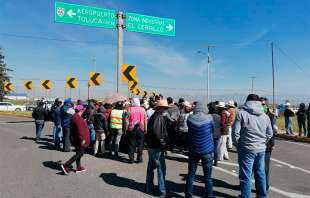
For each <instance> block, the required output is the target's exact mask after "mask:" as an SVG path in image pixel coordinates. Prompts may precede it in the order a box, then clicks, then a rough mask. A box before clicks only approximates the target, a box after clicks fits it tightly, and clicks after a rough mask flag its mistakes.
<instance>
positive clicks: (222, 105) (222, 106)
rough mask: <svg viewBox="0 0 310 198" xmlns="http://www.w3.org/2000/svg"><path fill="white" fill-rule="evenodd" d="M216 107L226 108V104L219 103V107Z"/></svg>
mask: <svg viewBox="0 0 310 198" xmlns="http://www.w3.org/2000/svg"><path fill="white" fill-rule="evenodd" d="M216 107H221V108H225V102H219V103H218V105H216Z"/></svg>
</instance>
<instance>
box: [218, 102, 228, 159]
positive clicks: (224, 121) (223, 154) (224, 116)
mask: <svg viewBox="0 0 310 198" xmlns="http://www.w3.org/2000/svg"><path fill="white" fill-rule="evenodd" d="M216 107H217V111H218V113H219V115H220V117H221V119H220V121H221V138H220V141H219V145H218V147H219V152H218V159H217V160H218V161H223V160H229V155H228V151H227V138H228V134H229V128H228V118H229V116H230V113H229V112H228V111H227V110H226V106H225V103H224V102H219V103H218V104H217V105H216Z"/></svg>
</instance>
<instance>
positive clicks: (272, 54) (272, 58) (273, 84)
mask: <svg viewBox="0 0 310 198" xmlns="http://www.w3.org/2000/svg"><path fill="white" fill-rule="evenodd" d="M271 64H272V107H273V112H274V113H275V109H276V107H275V98H274V95H275V94H274V92H275V91H274V89H275V80H274V44H273V42H272V43H271Z"/></svg>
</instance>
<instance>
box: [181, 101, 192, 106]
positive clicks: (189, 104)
mask: <svg viewBox="0 0 310 198" xmlns="http://www.w3.org/2000/svg"><path fill="white" fill-rule="evenodd" d="M183 105H184V106H185V107H192V104H191V103H190V102H188V101H184V102H183Z"/></svg>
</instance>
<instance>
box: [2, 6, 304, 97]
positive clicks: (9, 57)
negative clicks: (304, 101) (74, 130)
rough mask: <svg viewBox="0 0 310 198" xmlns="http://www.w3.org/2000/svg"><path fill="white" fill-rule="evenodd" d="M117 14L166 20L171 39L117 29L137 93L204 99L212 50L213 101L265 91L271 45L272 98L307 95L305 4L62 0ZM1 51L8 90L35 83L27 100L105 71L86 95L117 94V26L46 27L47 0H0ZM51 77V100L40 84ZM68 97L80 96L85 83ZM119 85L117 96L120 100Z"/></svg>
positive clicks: (50, 16)
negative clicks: (134, 68)
mask: <svg viewBox="0 0 310 198" xmlns="http://www.w3.org/2000/svg"><path fill="white" fill-rule="evenodd" d="M62 2H67V3H76V4H83V5H88V6H95V7H101V8H109V9H114V10H117V11H123V12H134V13H139V14H144V15H150V16H157V17H165V18H172V19H175V20H176V36H175V37H168V36H160V35H153V34H145V33H135V32H129V31H126V30H125V31H124V63H126V64H131V65H136V66H137V75H138V78H139V87H140V88H141V89H143V90H146V91H155V92H157V93H163V94H165V95H174V96H181V95H184V96H191V97H198V96H204V95H205V94H206V76H207V70H206V68H207V56H205V55H203V54H199V53H197V51H199V50H202V51H206V50H207V46H208V45H215V48H212V49H211V53H210V54H211V65H210V72H211V73H210V92H211V96H213V97H219V96H221V95H233V96H236V95H238V94H247V93H249V92H250V89H251V79H250V78H249V77H251V76H255V77H256V78H255V80H254V90H255V92H256V93H258V94H259V95H270V94H271V93H272V73H271V71H272V70H271V42H274V43H275V48H274V60H275V71H276V73H275V80H276V81H275V82H276V95H278V96H279V98H280V97H281V99H282V98H285V97H286V96H287V97H288V98H292V97H297V96H298V97H304V98H307V97H309V96H310V93H309V83H310V78H309V77H308V76H310V58H309V57H310V56H309V55H310V1H309V0H298V1H294V0H193V1H181V0H168V1H167V0H158V1H138V0H113V1H112V0H107V1H105V0H87V1H86V0H74V1H73V0H63V1H62ZM0 4H1V7H0V47H2V48H3V52H4V55H5V56H6V59H5V61H6V63H7V64H8V66H9V67H10V68H11V69H13V70H14V71H13V72H11V73H10V76H12V81H13V83H14V87H15V91H16V92H24V90H23V80H24V79H34V80H35V85H36V88H35V89H36V90H35V92H34V93H30V94H32V95H33V96H39V95H44V94H50V96H59V95H61V96H63V97H65V96H68V95H69V90H65V88H64V80H65V78H66V76H73V77H76V78H77V79H78V80H87V79H88V75H89V72H90V71H93V70H94V62H93V59H96V68H97V69H96V70H97V71H98V72H100V73H102V74H103V78H104V83H103V85H102V86H101V87H97V88H96V90H95V89H91V95H92V96H97V97H103V95H105V94H106V93H111V92H114V91H115V89H116V50H117V48H116V46H117V31H116V29H104V28H96V27H88V26H79V25H72V24H64V23H55V22H54V4H55V1H53V0H40V1H37V0H28V1H21V0H0ZM42 79H51V80H52V82H53V89H52V90H51V91H50V93H45V92H44V91H42V90H40V87H39V80H42ZM78 87H79V89H76V90H72V91H71V92H72V93H71V94H72V96H73V97H79V96H80V97H83V96H85V95H86V93H87V85H86V82H84V81H82V82H79V84H78ZM126 87H127V85H126V84H122V86H121V90H122V92H123V93H124V94H125V93H127V92H126Z"/></svg>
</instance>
